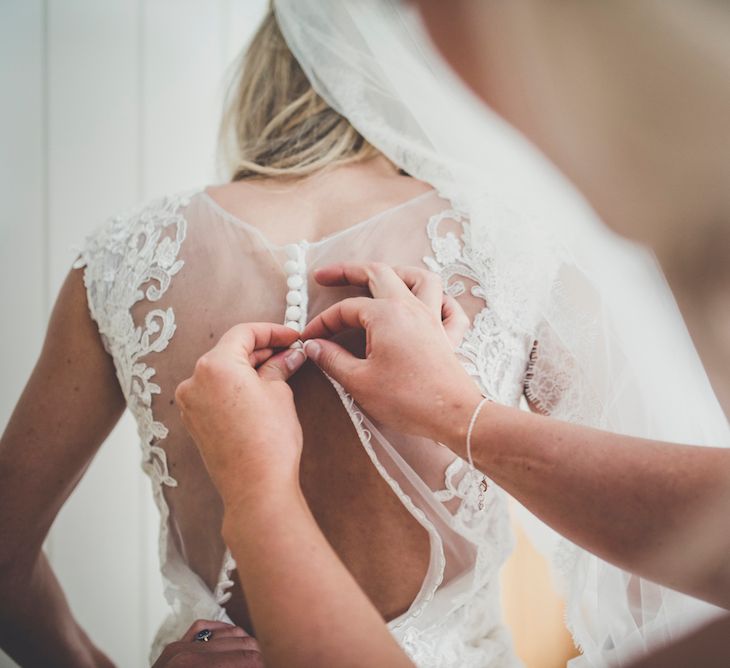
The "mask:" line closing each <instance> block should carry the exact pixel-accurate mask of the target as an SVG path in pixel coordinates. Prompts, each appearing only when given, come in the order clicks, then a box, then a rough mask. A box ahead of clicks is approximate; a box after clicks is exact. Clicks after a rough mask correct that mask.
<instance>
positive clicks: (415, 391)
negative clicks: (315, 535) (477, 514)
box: [302, 265, 730, 608]
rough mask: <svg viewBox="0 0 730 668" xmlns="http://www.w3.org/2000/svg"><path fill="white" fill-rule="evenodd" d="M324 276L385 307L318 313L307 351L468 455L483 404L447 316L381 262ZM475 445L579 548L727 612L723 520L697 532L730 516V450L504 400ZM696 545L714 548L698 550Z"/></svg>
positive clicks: (352, 386) (368, 401) (397, 419)
mask: <svg viewBox="0 0 730 668" xmlns="http://www.w3.org/2000/svg"><path fill="white" fill-rule="evenodd" d="M404 271H407V272H409V273H410V274H411V275H419V274H422V278H421V279H420V280H421V282H422V283H424V284H427V283H428V282H429V281H435V282H436V285H434V288H433V290H432V292H435V293H440V290H441V286H440V283H439V281H438V279H437V278H435V277H429V274H428V273H427V272H425V271H422V270H419V269H414V268H407V269H400V270H399V272H400V274H401V275H402V276H401V278H402V277H403V276H405V274H404ZM316 278H317V280H318V281H319V282H320V283H322V284H325V285H342V284H351V285H358V286H365V287H369V289H370V291H371V294H372V295H373V296H374V297H375V299H369V298H356V299H347V300H344V301H342V302H340V303H338V304H335V305H334V306H332V307H331V308H329V309H327V310H326V311H324V312H323V313H321V314H320V315H319V316H317V317H316V318H315V319H314V320H313V321H312V322H311V323H310V324H309V325H308V326H307V328H306V329H305V330H304V332H303V334H302V336H303V337H304V338H307V339H316V344H317V345H316V346H315V345H313V344H312V343H308V344H307V351H308V354H309V356H310V358H312V359H313V360H314V361H315V362H317V364H319V365H320V366H321V367H322V368H323V370H324V371H326V372H327V373H328V374H329V375H330V376H332V377H333V378H335V380H337V381H339V382H340V383H341V384H342V385H343V386H344V387H345V389H346V390H347V391H348V392H350V393H351V394H352V395H353V396H354V397H355V399H356V400H357V402H358V403H359V404H360V405H361V406H362V407H363V408H364V409H365V410H366V411H367V412H368V413H369V414H370V415H373V416H374V417H375V418H376V419H378V420H380V421H381V422H383V423H385V424H386V425H388V426H391V427H394V428H397V429H400V430H402V431H407V432H410V433H414V434H419V435H423V436H427V437H430V438H434V439H435V440H438V441H441V442H442V443H445V444H447V445H448V446H449V447H450V448H451V449H452V450H453V451H454V452H456V453H457V454H459V455H461V456H462V457H463V456H465V455H466V447H465V446H466V432H467V428H468V424H469V420H470V418H471V416H472V413H473V411H474V409H475V407H476V406H477V404H478V403H479V401H480V400H481V398H482V397H481V394H480V392H479V391H478V389H477V388H476V386H475V385H474V382H473V380H472V379H471V378H470V377H469V376H468V375H467V374H466V372H465V371H464V369H463V367H462V365H461V363H460V362H458V360H457V359H456V357H455V356H454V354H453V352H452V346H451V345H450V344H449V343H448V341H447V338H446V336H444V332H443V328H442V325H441V318H440V315H441V314H440V310H441V309H440V307H439V306H437V305H435V304H434V305H432V306H431V307H429V306H427V305H426V303H424V302H422V301H421V300H419V299H418V298H417V296H416V295H417V294H418V290H415V294H414V293H411V292H410V291H409V290H408V289H407V287H406V285H405V284H404V283H403V280H406V282H410V283H413V281H412V280H410V279H408V280H407V279H406V278H404V279H403V280H401V279H400V278H399V277H398V276H396V274H395V273H394V272H393V270H392V269H390V268H389V267H384V266H382V265H335V266H332V267H328V268H324V269H321V270H320V271H319V272H318V273H317V275H316ZM394 278H395V279H397V282H394ZM349 328H362V329H365V331H366V334H367V341H368V354H367V357H366V359H364V360H361V359H357V358H355V357H353V356H352V355H351V354H350V353H348V352H347V351H345V350H344V349H342V348H340V347H339V346H337V345H336V344H335V343H333V342H332V341H329V340H328V339H327V338H323V337H330V336H332V335H333V334H335V333H337V332H339V331H341V330H343V329H349ZM413 332H418V336H413ZM472 444H473V445H472V453H473V455H474V460H475V462H476V464H477V465H478V466H479V467H480V468H481V470H483V471H484V472H485V473H487V474H488V475H489V476H490V477H491V478H492V479H493V480H494V481H495V482H496V483H497V484H499V485H501V486H502V487H503V488H505V489H506V490H507V491H508V492H510V493H511V494H512V495H513V496H515V497H516V498H517V499H519V500H520V501H521V502H522V503H524V504H525V505H526V506H527V507H528V508H529V509H530V510H531V511H532V512H533V513H535V514H536V515H537V516H539V517H541V518H542V519H543V520H545V521H546V522H547V523H548V524H549V525H551V526H553V527H554V528H555V529H556V530H558V531H559V532H560V533H562V534H564V535H566V536H567V537H569V538H570V539H572V540H573V541H574V542H576V543H578V544H580V545H582V546H583V547H585V548H587V549H588V550H590V551H592V552H595V553H596V554H598V555H600V556H601V557H603V558H604V559H607V560H608V561H611V562H613V563H615V564H617V565H619V566H621V567H623V568H625V569H627V570H630V571H632V572H635V573H638V574H640V575H643V576H645V577H647V578H649V579H652V580H656V581H658V582H661V583H663V584H666V585H668V586H670V587H674V588H677V589H680V590H682V591H685V592H687V593H690V594H693V595H695V596H698V597H701V598H704V599H706V600H708V601H711V602H713V603H717V604H719V605H722V606H724V607H728V608H730V566H728V560H727V554H728V552H730V537H728V532H727V530H726V520H724V519H723V514H720V515H719V516H718V515H717V513H715V514H714V515H711V516H710V517H711V520H712V518H713V517H718V519H719V520H720V523H721V524H720V523H718V528H716V529H714V530H712V529H710V531H708V530H707V528H708V526H707V525H706V526H704V527H699V528H700V531H699V532H698V533H697V534H695V533H689V532H690V530H693V529H694V528H696V526H697V522H696V520H697V517H698V516H702V517H703V518H704V517H705V516H706V515H707V513H705V512H703V511H707V510H711V509H714V508H717V504H718V501H719V502H720V503H722V498H723V496H724V499H725V507H727V503H728V500H727V495H728V489H729V488H730V450H728V449H725V448H722V449H720V448H704V447H694V446H684V445H676V444H673V443H663V442H658V441H650V440H646V439H637V438H630V437H627V436H622V435H620V434H613V433H609V432H605V431H599V430H596V429H590V428H587V427H582V426H578V425H574V424H570V423H567V422H562V421H559V420H555V419H552V418H548V417H543V416H539V415H533V414H530V413H527V412H525V411H521V410H519V409H515V408H510V407H505V406H499V405H496V404H488V405H487V406H486V407H485V408H484V410H483V411H482V413H481V415H480V416H479V419H478V421H477V424H476V429H475V432H474V438H473V441H472ZM720 508H722V506H721V507H720ZM719 527H722V529H721V530H718V529H719ZM702 529H704V530H702ZM698 535H699V536H700V537H701V538H702V539H704V540H705V541H707V540H708V539H709V541H708V542H707V543H706V544H705V545H702V546H701V548H702V552H701V553H698V552H697V548H698V543H697V542H696V541H694V540H693V539H695V538H697V536H698ZM698 556H699V557H700V559H698ZM682 557H686V561H683V560H682ZM696 564H700V566H701V568H702V572H701V573H699V572H698V571H697V569H696Z"/></svg>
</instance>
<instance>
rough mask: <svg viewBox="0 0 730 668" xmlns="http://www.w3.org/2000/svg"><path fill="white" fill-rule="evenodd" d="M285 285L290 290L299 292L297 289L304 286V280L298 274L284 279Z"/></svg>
mask: <svg viewBox="0 0 730 668" xmlns="http://www.w3.org/2000/svg"><path fill="white" fill-rule="evenodd" d="M286 284H287V285H288V286H289V287H290V288H291V289H292V290H299V288H301V287H302V286H303V285H304V279H303V278H302V277H301V276H299V275H298V274H294V275H293V276H289V278H287V279H286Z"/></svg>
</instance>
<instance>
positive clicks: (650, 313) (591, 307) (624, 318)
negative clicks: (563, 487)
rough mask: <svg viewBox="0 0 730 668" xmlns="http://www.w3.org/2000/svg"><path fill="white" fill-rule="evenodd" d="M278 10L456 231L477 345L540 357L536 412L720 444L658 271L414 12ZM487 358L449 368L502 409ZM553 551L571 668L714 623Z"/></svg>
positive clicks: (324, 4) (467, 348) (712, 408)
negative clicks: (454, 220) (457, 223)
mask: <svg viewBox="0 0 730 668" xmlns="http://www.w3.org/2000/svg"><path fill="white" fill-rule="evenodd" d="M275 9H276V14H277V18H278V21H279V24H280V26H281V29H282V31H283V33H284V36H285V38H286V40H287V43H288V45H289V47H290V48H291V50H292V52H293V53H294V54H295V56H296V58H297V60H298V61H299V63H300V64H301V66H302V67H303V69H304V70H305V72H306V74H307V76H308V77H309V79H310V81H311V83H312V84H313V86H314V87H315V89H316V90H317V92H318V93H319V94H320V95H321V96H322V97H323V98H324V99H325V100H326V101H327V102H328V103H329V104H330V105H331V106H332V107H333V108H335V109H336V110H338V111H339V112H340V113H341V114H342V115H343V116H345V117H346V118H347V119H348V120H349V121H350V122H351V123H352V124H353V125H354V126H355V127H356V128H357V129H358V130H359V131H360V133H361V134H362V135H363V136H365V137H366V138H367V139H368V141H370V142H371V143H372V144H373V145H375V146H376V147H377V148H378V149H380V150H381V151H382V152H383V153H384V154H385V155H387V156H388V157H389V158H390V159H391V160H392V161H393V162H394V163H395V164H396V165H398V166H399V167H401V168H403V169H404V170H406V171H407V172H408V173H409V174H411V175H412V176H414V177H416V178H418V179H420V180H422V181H425V182H427V183H429V184H431V185H432V186H433V187H434V188H435V189H436V190H437V191H438V193H440V195H441V196H442V197H444V198H447V199H448V200H450V201H451V202H452V203H453V206H454V209H455V210H456V211H458V215H461V216H463V218H464V220H465V221H468V222H467V223H466V224H465V225H464V226H463V236H461V237H460V236H459V234H458V233H456V232H455V231H453V230H452V231H451V232H450V236H449V235H446V236H444V237H443V239H442V242H441V245H440V247H439V248H440V251H441V258H440V259H441V263H440V267H441V269H442V273H443V276H444V277H445V279H446V285H447V290H449V291H450V292H452V294H455V295H457V296H460V295H461V296H463V295H465V294H467V293H470V294H471V296H472V297H476V298H484V299H485V301H486V304H487V308H486V309H485V310H484V311H483V312H482V313H481V314H480V315H479V316H478V317H479V318H480V319H481V325H482V326H483V327H484V328H485V331H486V329H488V328H489V327H495V326H497V325H496V323H497V320H498V321H499V323H500V325H499V326H501V327H504V328H506V329H508V330H509V331H510V333H511V335H512V336H513V337H514V338H515V340H520V341H522V342H523V343H524V341H532V342H534V347H533V348H532V350H531V351H530V353H531V354H530V363H529V367H528V369H527V373H526V374H525V378H524V381H525V393H526V395H527V396H528V398H529V399H530V400H531V401H532V403H533V405H535V406H537V407H538V408H539V409H540V410H541V411H542V412H544V413H546V414H549V415H552V416H554V417H557V418H561V419H565V420H569V421H574V422H579V423H583V424H588V425H593V426H596V427H600V428H603V429H609V430H612V431H616V432H621V433H626V434H632V435H635V436H643V437H650V438H658V439H665V440H670V441H676V442H684V443H688V444H689V443H691V444H699V445H714V446H720V447H727V446H728V445H730V432H729V430H728V423H727V420H726V418H725V416H724V414H723V412H722V410H721V408H720V406H719V404H718V402H717V400H716V398H715V396H714V394H713V392H712V389H711V387H710V384H709V382H708V380H707V377H706V374H705V372H704V370H703V368H702V365H701V363H700V361H699V358H698V357H697V354H696V352H695V350H694V347H693V345H692V342H691V340H690V338H689V335H688V333H687V331H686V328H685V326H684V323H683V321H682V318H681V316H680V314H679V312H678V310H677V307H676V304H675V302H674V299H673V297H672V296H671V293H670V291H669V289H668V287H667V286H666V284H665V281H664V278H663V276H662V274H661V271H660V270H659V268H658V266H657V265H656V262H655V260H654V258H653V257H652V256H651V255H650V254H649V253H648V252H647V251H645V250H644V249H641V248H638V247H637V246H635V245H633V244H631V243H629V242H626V241H624V240H621V239H618V238H616V237H615V236H614V235H613V234H612V233H610V232H609V231H608V230H607V229H605V228H604V227H603V226H602V224H601V223H600V221H598V220H597V219H596V217H595V215H594V214H593V212H592V211H591V210H590V208H589V207H588V206H587V205H586V204H585V202H584V201H583V200H582V198H581V197H580V196H579V195H578V194H577V193H576V192H575V191H574V190H573V189H572V188H571V187H570V186H569V185H568V184H567V183H566V182H565V180H564V179H563V178H562V177H561V176H560V175H559V174H557V173H556V172H555V170H554V169H553V168H552V167H551V166H550V165H548V163H547V161H545V160H544V158H543V157H542V156H540V155H539V154H538V153H537V152H536V151H535V150H534V149H533V148H532V147H531V146H530V145H529V144H528V143H527V142H526V141H524V140H523V139H522V138H521V137H520V136H519V135H518V134H517V133H516V132H515V131H514V130H513V129H512V128H510V127H509V126H508V125H507V124H505V123H504V122H503V121H501V119H499V118H498V117H497V116H496V115H495V114H493V113H491V112H490V110H488V109H486V108H485V107H484V106H483V105H482V104H481V102H480V101H477V100H475V99H473V98H472V96H471V95H470V94H469V93H468V92H467V91H466V90H465V89H464V88H463V86H461V85H460V83H459V82H457V80H456V79H455V77H454V76H453V74H452V73H451V72H449V71H448V69H447V68H446V67H445V66H444V65H443V64H442V62H441V61H440V59H439V58H438V56H437V55H436V54H435V52H434V51H433V48H432V46H431V45H430V43H429V41H428V39H427V38H426V36H425V33H424V31H423V29H422V27H421V25H420V24H419V22H418V20H417V17H416V16H415V15H414V14H413V12H412V11H411V10H410V9H408V8H407V7H406V6H405V5H404V4H402V3H400V2H396V1H395V0H368V1H366V2H362V1H361V0H316V1H315V0H275ZM460 250H461V251H466V250H468V257H466V255H465V252H461V253H460V252H459V251H460ZM475 267H478V268H479V269H476V270H475ZM464 277H467V279H470V280H467V282H466V285H465V283H464V280H463V278H464ZM487 320H489V323H487ZM493 344H494V340H493V339H489V337H481V338H478V337H472V338H471V339H469V335H467V340H465V341H464V342H463V344H462V346H461V352H462V354H463V355H464V356H465V359H466V363H467V366H468V368H469V369H470V371H471V372H472V374H473V375H474V377H475V380H476V381H477V382H478V383H479V384H480V385H481V388H482V390H483V392H484V394H485V395H487V396H490V397H492V398H495V399H497V400H499V398H500V388H499V387H498V384H499V383H500V382H501V381H500V379H501V377H502V372H503V369H502V368H499V367H498V365H497V361H498V360H501V361H502V363H503V361H504V359H505V357H504V356H500V355H496V354H495V350H494V349H490V348H489V346H490V345H493ZM513 354H514V355H517V352H516V351H513ZM526 521H527V523H528V524H530V523H535V524H537V520H535V519H534V518H532V519H527V520H526ZM555 542H556V545H557V547H556V548H555V549H554V551H553V557H554V562H555V564H556V568H557V569H558V571H559V572H560V574H561V579H562V582H563V583H564V586H565V589H566V597H567V604H568V609H567V621H568V624H569V627H570V630H571V631H572V633H573V635H574V639H575V641H576V643H577V644H578V645H579V647H580V649H581V650H582V652H583V654H582V656H581V657H579V658H577V659H575V660H574V662H573V665H574V666H576V667H577V666H603V665H607V664H609V663H610V664H612V665H613V664H617V665H625V664H626V663H627V662H628V661H629V660H630V658H631V657H633V656H635V655H636V654H637V653H640V652H642V651H645V650H646V649H648V648H652V647H654V646H656V645H657V644H659V643H662V642H665V641H667V640H670V639H673V638H675V637H677V635H678V634H681V633H684V632H686V631H687V630H689V629H690V628H692V627H693V626H695V625H697V624H699V623H700V622H701V621H702V620H704V619H707V618H708V617H710V616H712V615H714V614H716V613H717V609H716V608H714V607H713V606H711V605H708V604H705V603H702V602H700V601H697V600H695V599H692V598H690V597H687V596H684V595H681V594H679V593H677V592H674V591H671V590H669V589H666V588H664V587H661V586H658V585H656V584H653V583H651V582H648V581H646V580H643V579H641V578H638V577H636V576H632V575H631V574H629V573H627V572H625V571H622V570H621V569H618V568H615V567H613V566H611V565H609V564H607V563H606V562H604V561H602V560H601V559H599V558H597V557H595V556H593V555H591V554H589V553H587V552H586V551H584V550H582V549H579V548H577V547H576V546H574V545H571V544H569V543H568V542H567V541H565V540H557V539H556V541H555ZM484 665H486V664H484ZM495 665H499V664H495Z"/></svg>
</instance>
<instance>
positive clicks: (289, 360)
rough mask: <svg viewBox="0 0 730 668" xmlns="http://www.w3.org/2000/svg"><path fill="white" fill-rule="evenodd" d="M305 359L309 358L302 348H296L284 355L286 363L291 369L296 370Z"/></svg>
mask: <svg viewBox="0 0 730 668" xmlns="http://www.w3.org/2000/svg"><path fill="white" fill-rule="evenodd" d="M305 359H307V356H306V355H305V353H304V351H303V350H302V349H301V348H295V349H294V350H292V351H291V352H290V353H288V354H287V355H286V356H285V357H284V364H286V366H287V369H289V371H296V370H297V369H298V368H299V367H300V366H302V364H304V360H305Z"/></svg>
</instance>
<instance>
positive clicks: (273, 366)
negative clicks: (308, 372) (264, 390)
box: [256, 346, 307, 381]
mask: <svg viewBox="0 0 730 668" xmlns="http://www.w3.org/2000/svg"><path fill="white" fill-rule="evenodd" d="M306 359H307V355H306V353H305V352H304V350H302V348H301V346H300V347H298V348H289V349H288V350H284V351H282V352H280V353H278V354H276V355H274V356H273V357H270V358H269V359H268V360H266V362H264V363H263V364H262V365H261V366H260V367H259V368H258V369H256V372H257V373H258V375H259V378H261V379H262V380H284V381H286V380H289V378H290V377H291V376H293V375H294V374H295V373H296V372H297V371H298V370H299V368H300V367H301V366H302V364H304V360H306Z"/></svg>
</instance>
